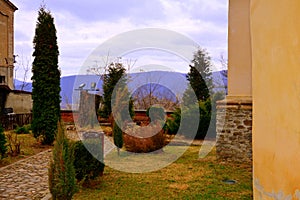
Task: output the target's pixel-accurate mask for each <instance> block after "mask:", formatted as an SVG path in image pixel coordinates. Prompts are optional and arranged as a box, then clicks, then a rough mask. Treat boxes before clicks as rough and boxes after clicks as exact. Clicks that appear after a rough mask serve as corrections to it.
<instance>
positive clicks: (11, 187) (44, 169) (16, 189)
mask: <svg viewBox="0 0 300 200" xmlns="http://www.w3.org/2000/svg"><path fill="white" fill-rule="evenodd" d="M72 135H73V138H72V137H71V136H70V135H68V137H69V138H70V139H72V140H78V139H79V138H78V136H76V135H75V134H72ZM110 139H111V138H110ZM114 148H115V146H114V144H113V143H112V141H111V140H109V139H108V138H107V137H105V140H104V156H105V155H107V154H108V153H109V152H110V151H112V150H113V149H114ZM51 155H52V151H51V150H46V151H44V152H41V153H39V154H36V155H34V156H31V157H29V158H26V159H24V160H20V161H18V162H15V163H13V164H11V165H8V166H5V167H2V168H0V200H2V199H3V200H4V199H9V200H13V199H21V200H23V199H31V200H32V199H43V200H48V199H50V197H51V195H50V194H49V189H48V166H49V161H50V157H51Z"/></svg>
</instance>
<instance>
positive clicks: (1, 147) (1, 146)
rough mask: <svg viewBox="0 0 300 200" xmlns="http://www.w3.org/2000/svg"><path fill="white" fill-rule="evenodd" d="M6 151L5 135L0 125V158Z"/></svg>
mask: <svg viewBox="0 0 300 200" xmlns="http://www.w3.org/2000/svg"><path fill="white" fill-rule="evenodd" d="M6 152H7V146H6V137H5V134H4V130H3V128H2V126H1V125H0V160H1V159H2V158H4V157H5V155H6Z"/></svg>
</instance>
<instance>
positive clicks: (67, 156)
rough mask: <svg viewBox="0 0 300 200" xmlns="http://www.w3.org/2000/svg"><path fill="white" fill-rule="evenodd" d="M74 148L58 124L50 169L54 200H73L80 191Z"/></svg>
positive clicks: (51, 189) (50, 182)
mask: <svg viewBox="0 0 300 200" xmlns="http://www.w3.org/2000/svg"><path fill="white" fill-rule="evenodd" d="M73 163H74V148H71V144H70V142H69V141H68V139H67V138H66V136H65V133H64V128H63V127H62V125H61V123H59V124H58V132H57V135H56V141H55V144H54V149H53V156H52V159H51V161H50V167H49V169H48V176H49V179H48V182H49V190H50V192H51V194H52V199H53V200H61V199H64V200H71V199H72V196H73V195H74V194H75V193H76V192H77V191H78V187H77V185H76V178H75V168H74V165H73Z"/></svg>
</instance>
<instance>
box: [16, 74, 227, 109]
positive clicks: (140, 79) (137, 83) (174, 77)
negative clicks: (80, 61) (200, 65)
mask: <svg viewBox="0 0 300 200" xmlns="http://www.w3.org/2000/svg"><path fill="white" fill-rule="evenodd" d="M129 79H130V81H129V83H128V88H129V90H130V91H131V92H132V93H134V92H135V91H136V89H138V88H140V87H142V86H143V87H145V85H147V84H149V83H155V84H159V85H161V86H163V87H160V88H161V89H159V92H157V93H160V94H163V93H164V89H165V90H166V88H167V90H168V91H171V92H172V93H174V96H179V97H181V96H182V94H183V92H184V91H185V89H186V88H187V85H188V82H187V80H186V74H183V73H178V72H166V71H153V72H141V73H134V74H130V75H129ZM14 81H15V82H14V83H15V89H16V90H20V89H21V87H22V85H23V82H22V81H19V80H14ZM92 82H95V83H97V86H96V88H98V89H99V90H100V91H99V92H98V93H100V94H101V91H102V81H101V80H99V77H98V76H95V75H77V76H76V75H74V76H66V77H62V78H61V93H60V95H61V101H62V102H61V107H62V108H64V109H65V108H67V105H71V104H72V103H73V97H74V96H76V95H78V91H77V90H76V89H78V88H79V86H80V85H81V84H85V86H84V88H83V89H89V88H90V85H91V83H92ZM213 82H214V84H215V85H216V88H215V90H222V88H221V89H220V87H219V86H223V85H225V86H226V87H227V78H226V77H225V76H224V75H223V73H221V72H213ZM23 90H25V91H29V92H31V91H32V84H31V83H25V87H24V88H23Z"/></svg>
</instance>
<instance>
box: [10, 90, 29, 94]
mask: <svg viewBox="0 0 300 200" xmlns="http://www.w3.org/2000/svg"><path fill="white" fill-rule="evenodd" d="M12 92H13V93H15V94H32V92H28V91H24V90H13V91H12Z"/></svg>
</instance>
